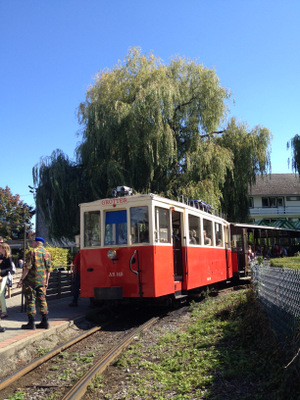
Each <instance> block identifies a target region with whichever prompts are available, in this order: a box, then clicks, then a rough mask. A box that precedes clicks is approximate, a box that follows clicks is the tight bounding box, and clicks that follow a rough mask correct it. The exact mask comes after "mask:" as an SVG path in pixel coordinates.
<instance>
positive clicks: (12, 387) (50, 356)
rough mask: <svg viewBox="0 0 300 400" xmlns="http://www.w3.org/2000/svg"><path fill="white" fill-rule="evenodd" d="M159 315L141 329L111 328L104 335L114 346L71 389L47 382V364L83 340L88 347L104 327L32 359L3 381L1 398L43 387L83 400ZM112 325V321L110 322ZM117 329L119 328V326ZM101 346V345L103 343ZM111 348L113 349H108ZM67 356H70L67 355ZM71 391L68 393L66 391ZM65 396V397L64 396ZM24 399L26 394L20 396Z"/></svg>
mask: <svg viewBox="0 0 300 400" xmlns="http://www.w3.org/2000/svg"><path fill="white" fill-rule="evenodd" d="M158 319H159V317H153V318H150V319H149V320H147V321H146V322H143V323H142V324H140V325H139V326H138V327H137V328H134V329H133V328H130V329H126V330H125V333H124V331H123V332H121V333H120V332H113V330H114V328H113V329H112V330H107V331H106V332H105V333H104V332H103V334H104V335H106V336H107V335H109V336H111V337H113V340H112V341H113V342H114V345H113V346H111V345H110V343H106V344H104V345H103V346H104V348H105V350H102V353H103V354H101V356H99V357H98V359H97V361H95V363H94V364H93V366H92V367H91V368H89V370H88V371H87V372H86V371H85V373H84V375H83V376H82V377H81V379H79V381H77V382H75V384H74V379H73V378H72V384H71V385H69V386H71V389H70V390H69V391H68V389H69V386H68V385H66V386H64V385H60V384H59V383H51V382H49V381H47V380H46V381H45V380H44V379H43V376H44V375H45V371H50V370H51V368H53V367H51V366H48V367H47V366H46V365H47V363H51V362H52V363H55V358H57V357H60V356H61V355H62V354H64V352H65V351H66V350H68V351H69V353H70V354H72V348H74V346H76V345H78V344H79V343H80V345H81V347H86V348H88V347H89V345H88V344H85V342H84V341H85V340H88V339H90V340H94V341H96V342H97V341H98V340H99V339H97V338H94V335H97V334H98V335H99V333H100V331H101V330H102V329H103V326H102V327H94V328H92V329H90V330H88V331H87V332H85V333H84V334H81V335H79V336H77V337H75V338H73V339H71V340H69V341H68V342H66V343H64V344H63V345H61V346H57V347H56V348H55V349H53V350H52V351H50V352H48V353H47V354H45V355H43V356H41V357H39V358H38V359H36V360H34V361H33V362H31V363H30V364H29V365H27V366H25V367H24V368H22V369H20V370H18V371H16V372H15V373H13V374H12V375H10V376H9V377H7V378H6V379H3V380H2V381H0V397H1V398H3V399H4V398H8V397H9V396H10V395H12V393H14V392H16V391H17V392H19V393H27V391H29V392H33V391H34V389H36V391H37V392H38V391H39V390H44V391H47V390H48V391H49V390H51V392H52V394H53V392H54V391H55V392H58V397H57V398H63V399H64V400H66V399H80V398H82V396H83V395H84V393H85V391H86V389H87V387H88V385H89V383H90V382H91V381H92V379H93V378H94V376H96V375H97V374H99V373H102V372H103V371H104V370H105V369H106V368H107V367H108V366H109V365H110V364H111V363H113V362H114V360H115V359H116V358H117V357H118V356H119V355H120V354H121V353H122V351H124V349H125V348H126V347H127V346H128V345H129V344H130V343H131V341H132V340H133V339H134V338H135V337H136V336H137V335H138V334H139V333H140V332H142V331H143V330H145V329H147V328H149V327H150V326H151V325H153V324H154V323H155V322H156V321H157V320H158ZM106 325H108V324H106ZM116 331H117V329H116ZM100 347H101V346H100ZM107 348H109V349H108V350H107ZM63 357H66V356H65V355H63ZM49 380H50V379H49ZM66 391H67V393H66ZM63 396H64V397H63ZM18 398H23V397H18ZM25 398H26V399H27V398H30V399H32V398H34V397H32V395H31V394H29V395H28V397H27V395H26V397H24V399H25ZM36 398H37V399H40V398H46V394H45V397H43V395H41V396H40V395H39V394H37V397H36Z"/></svg>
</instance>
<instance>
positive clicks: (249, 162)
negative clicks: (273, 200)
mask: <svg viewBox="0 0 300 400" xmlns="http://www.w3.org/2000/svg"><path fill="white" fill-rule="evenodd" d="M271 138H272V135H271V133H270V131H269V130H268V129H267V128H263V127H260V126H257V127H255V128H254V129H252V130H250V129H249V127H248V126H246V125H245V124H237V122H236V120H235V119H234V118H233V119H232V120H231V121H230V122H229V124H228V127H227V129H226V131H225V132H224V134H223V135H222V137H220V138H218V143H219V144H220V146H222V147H223V148H226V149H228V150H229V151H231V152H232V160H233V168H231V169H228V171H227V175H226V179H225V184H224V187H223V190H222V192H223V195H222V200H221V201H222V210H223V212H224V213H226V215H227V218H228V220H230V221H235V222H247V220H248V214H249V198H248V187H249V185H250V186H251V185H253V184H254V183H255V181H256V177H257V175H258V174H263V173H266V172H268V171H270V167H271V163H270V141H271Z"/></svg>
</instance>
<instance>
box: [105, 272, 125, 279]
mask: <svg viewBox="0 0 300 400" xmlns="http://www.w3.org/2000/svg"><path fill="white" fill-rule="evenodd" d="M122 276H123V272H110V273H109V275H108V277H109V278H116V277H117V278H120V277H122Z"/></svg>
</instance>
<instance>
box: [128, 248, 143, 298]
mask: <svg viewBox="0 0 300 400" xmlns="http://www.w3.org/2000/svg"><path fill="white" fill-rule="evenodd" d="M135 255H136V258H137V271H136V270H134V269H133V268H132V264H133V263H135V258H134V256H135ZM129 269H130V271H131V272H133V273H134V274H135V275H137V276H138V280H139V296H140V297H142V296H143V291H142V281H141V270H140V260H139V252H138V250H137V249H136V250H134V252H133V254H132V256H131V257H130V260H129Z"/></svg>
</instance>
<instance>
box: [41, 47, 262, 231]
mask: <svg viewBox="0 0 300 400" xmlns="http://www.w3.org/2000/svg"><path fill="white" fill-rule="evenodd" d="M229 99H230V93H229V91H228V90H227V89H225V88H224V87H222V86H221V85H220V82H219V79H218V77H217V75H216V73H215V71H214V70H212V69H208V68H205V67H204V66H203V65H202V64H200V63H198V62H196V61H193V60H187V59H185V58H182V57H177V58H174V59H172V60H171V61H170V62H169V64H168V65H166V64H164V63H163V62H162V60H161V59H159V58H158V57H156V56H154V55H153V54H149V55H145V54H142V53H141V51H140V49H139V48H132V49H130V50H129V52H128V55H127V56H126V58H125V60H124V62H123V63H121V62H119V63H118V64H117V65H116V66H115V67H114V68H113V69H111V70H103V71H100V72H99V73H98V74H97V75H96V76H95V79H94V82H93V84H92V85H91V87H90V88H89V89H88V90H87V93H86V99H85V101H84V102H82V103H81V104H80V105H79V108H78V118H79V122H80V124H81V126H82V129H81V132H80V133H81V135H82V141H81V143H80V144H79V146H78V147H77V149H76V162H75V163H72V162H70V160H69V159H67V158H66V157H65V156H64V155H63V154H62V153H61V152H59V151H56V152H54V153H53V154H52V156H51V157H50V158H46V159H43V160H42V161H41V163H40V164H39V165H38V166H36V167H35V169H34V182H35V184H36V185H38V195H37V203H38V207H39V209H41V210H43V212H44V215H45V219H46V221H47V222H48V223H49V224H50V225H49V227H50V232H51V234H52V236H53V237H61V236H63V235H64V236H66V237H71V236H72V234H73V232H74V230H76V228H77V229H78V211H77V212H76V209H77V210H78V203H80V202H83V201H92V200H95V199H98V198H101V197H105V196H108V195H110V194H111V189H112V188H114V187H115V186H118V185H126V186H131V187H133V188H134V189H135V190H136V191H137V192H142V193H146V192H153V193H157V194H161V195H164V196H168V197H171V198H178V197H179V196H184V197H185V198H186V197H188V198H193V199H195V198H200V199H202V200H204V201H206V202H208V203H210V204H211V205H212V206H213V207H214V208H216V209H220V207H221V204H225V205H226V203H224V193H223V189H224V187H225V188H226V187H227V188H229V187H230V183H229V184H228V181H229V182H230V179H236V178H238V177H239V175H238V174H235V173H234V172H233V170H234V168H236V165H237V164H238V163H239V162H241V163H242V165H244V164H245V162H244V161H246V160H242V159H239V160H238V158H237V156H235V147H234V146H231V145H230V138H229V136H230V134H231V135H232V139H233V140H235V136H234V135H235V133H234V132H236V131H235V130H234V129H233V128H232V129H231V130H230V132H231V131H232V133H230V134H229V133H228V131H227V130H226V132H227V133H226V134H225V133H224V130H220V129H221V128H220V127H221V126H224V124H225V118H226V113H227V108H228V107H227V102H228V100H229ZM242 133H243V132H242ZM236 135H238V133H236ZM222 136H223V137H224V138H222ZM226 138H229V139H228V140H227V139H226ZM236 142H237V143H240V144H241V146H242V144H243V139H241V140H240V139H238V140H237V141H236ZM257 144H259V145H261V143H258V142H257ZM248 150H249V148H248ZM251 151H253V148H251ZM255 151H256V150H255ZM257 151H261V152H262V153H263V152H264V151H265V143H264V144H263V145H262V147H260V149H259V150H257ZM252 167H253V164H251V165H250V166H249V168H252ZM239 168H240V166H239ZM241 170H242V168H240V171H241ZM241 173H242V172H241ZM253 173H254V174H255V173H256V169H255V171H254V172H253ZM248 178H249V176H248V175H247V173H246V176H245V177H244V176H243V179H241V180H240V182H242V183H243V185H244V182H246V181H247V179H248ZM247 183H251V182H248V181H247ZM235 184H236V186H238V184H239V183H238V182H235ZM81 188H84V190H82V189H81ZM241 190H245V193H247V188H246V187H245V185H244V186H243V189H241ZM227 192H228V195H229V194H230V193H229V190H227V191H226V190H225V193H226V195H227ZM232 199H233V198H232ZM236 199H237V196H236V197H235V198H234V200H236ZM222 201H223V203H222ZM75 227H76V228H75Z"/></svg>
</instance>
